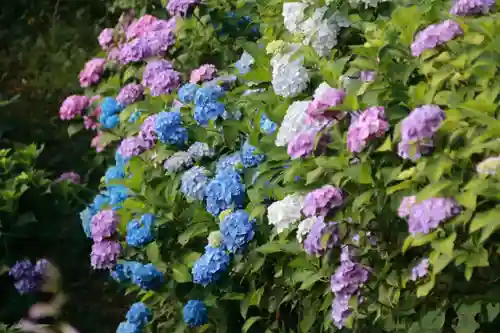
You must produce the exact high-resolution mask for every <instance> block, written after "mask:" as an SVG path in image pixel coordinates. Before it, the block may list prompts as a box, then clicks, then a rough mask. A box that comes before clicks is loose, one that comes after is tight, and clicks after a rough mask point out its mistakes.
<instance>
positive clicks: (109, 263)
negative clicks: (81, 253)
mask: <svg viewBox="0 0 500 333" xmlns="http://www.w3.org/2000/svg"><path fill="white" fill-rule="evenodd" d="M121 250H122V247H121V245H120V243H119V242H117V241H115V240H104V241H102V242H97V243H94V244H93V245H92V252H91V253H90V264H91V265H92V267H93V268H94V269H106V268H113V266H114V265H115V264H116V261H117V260H118V256H119V255H120V252H121Z"/></svg>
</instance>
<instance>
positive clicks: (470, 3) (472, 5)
mask: <svg viewBox="0 0 500 333" xmlns="http://www.w3.org/2000/svg"><path fill="white" fill-rule="evenodd" d="M494 5H495V0H455V3H454V4H453V7H451V10H450V14H452V15H457V16H467V15H474V14H486V13H488V12H489V11H490V10H491V8H492V7H493V6H494Z"/></svg>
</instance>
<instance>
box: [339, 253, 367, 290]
mask: <svg viewBox="0 0 500 333" xmlns="http://www.w3.org/2000/svg"><path fill="white" fill-rule="evenodd" d="M369 276H370V271H369V270H368V269H367V268H366V267H364V266H363V265H361V264H359V263H357V262H353V261H351V260H347V261H342V262H341V263H340V266H339V267H338V268H337V270H336V271H335V273H334V274H333V275H332V277H331V280H330V287H331V289H332V292H334V293H335V295H349V296H353V295H355V294H357V293H358V291H359V288H360V287H361V285H363V284H364V283H365V282H366V281H368V277H369Z"/></svg>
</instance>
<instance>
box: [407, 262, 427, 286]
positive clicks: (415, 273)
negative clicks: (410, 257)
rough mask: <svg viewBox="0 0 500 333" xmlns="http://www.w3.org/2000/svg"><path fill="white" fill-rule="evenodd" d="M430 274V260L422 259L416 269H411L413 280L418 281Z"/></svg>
mask: <svg viewBox="0 0 500 333" xmlns="http://www.w3.org/2000/svg"><path fill="white" fill-rule="evenodd" d="M428 272H429V259H427V258H424V259H422V260H421V261H420V262H419V263H418V264H417V265H415V267H413V268H412V269H411V278H410V279H411V280H412V281H417V280H418V279H420V278H423V277H424V276H426V275H427V273H428Z"/></svg>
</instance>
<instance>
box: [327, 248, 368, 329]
mask: <svg viewBox="0 0 500 333" xmlns="http://www.w3.org/2000/svg"><path fill="white" fill-rule="evenodd" d="M342 259H343V260H341V263H340V266H339V267H338V268H337V270H336V271H335V273H334V274H333V275H332V277H331V280H330V287H331V290H332V292H333V293H334V294H335V298H334V300H333V303H332V319H333V323H334V324H335V326H337V327H338V328H339V329H341V328H342V327H343V326H344V323H345V321H346V320H347V318H348V317H349V316H350V315H351V310H350V308H349V300H350V299H351V297H353V296H358V295H359V289H360V288H361V286H362V285H363V284H364V283H365V282H366V281H368V277H369V275H370V271H369V270H368V269H367V268H366V267H364V266H362V265H361V264H359V263H357V262H354V261H352V260H351V258H349V256H348V255H344V256H343V257H342Z"/></svg>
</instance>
